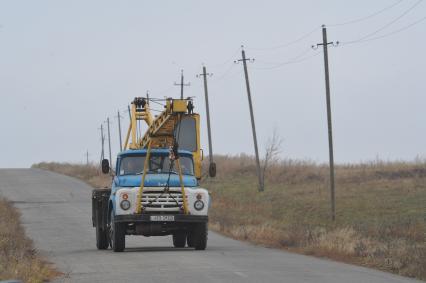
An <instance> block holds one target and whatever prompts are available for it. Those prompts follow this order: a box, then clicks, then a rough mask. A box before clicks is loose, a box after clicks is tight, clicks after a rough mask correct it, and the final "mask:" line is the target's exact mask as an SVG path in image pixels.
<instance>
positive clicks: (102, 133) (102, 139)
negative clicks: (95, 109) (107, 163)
mask: <svg viewBox="0 0 426 283" xmlns="http://www.w3.org/2000/svg"><path fill="white" fill-rule="evenodd" d="M100 130H101V144H102V151H101V162H102V160H104V159H105V150H104V148H105V146H104V144H105V136H104V125H103V124H101V128H100Z"/></svg>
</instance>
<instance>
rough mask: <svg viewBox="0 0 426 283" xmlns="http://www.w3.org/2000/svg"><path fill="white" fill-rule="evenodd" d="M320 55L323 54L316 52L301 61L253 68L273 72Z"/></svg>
mask: <svg viewBox="0 0 426 283" xmlns="http://www.w3.org/2000/svg"><path fill="white" fill-rule="evenodd" d="M319 54H321V52H320V51H318V52H316V53H315V54H313V55H310V56H306V57H303V58H301V59H299V60H289V61H286V62H282V63H280V64H278V65H276V66H272V67H253V69H256V70H273V69H278V68H281V67H283V66H286V65H291V64H297V63H301V62H303V61H306V60H309V59H311V58H313V57H316V56H318V55H319Z"/></svg>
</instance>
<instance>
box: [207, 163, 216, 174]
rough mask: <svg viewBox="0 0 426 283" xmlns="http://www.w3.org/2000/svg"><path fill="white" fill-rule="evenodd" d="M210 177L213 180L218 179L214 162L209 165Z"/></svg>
mask: <svg viewBox="0 0 426 283" xmlns="http://www.w3.org/2000/svg"><path fill="white" fill-rule="evenodd" d="M209 176H210V177H212V178H214V177H216V163H214V162H212V163H210V165H209Z"/></svg>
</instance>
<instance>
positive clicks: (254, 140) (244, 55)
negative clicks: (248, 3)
mask: <svg viewBox="0 0 426 283" xmlns="http://www.w3.org/2000/svg"><path fill="white" fill-rule="evenodd" d="M241 56H242V59H238V60H237V61H236V62H243V66H244V76H245V80H246V88H247V97H248V102H249V108H250V118H251V129H252V133H253V143H254V152H255V154H256V170H257V177H258V181H259V191H261V192H262V191H263V190H264V184H263V179H262V176H261V170H260V159H259V150H258V147H257V137H256V126H255V123H254V114H253V105H252V102H251V93H250V82H249V77H248V71H247V61H250V58H246V53H245V51H244V49H242V50H241Z"/></svg>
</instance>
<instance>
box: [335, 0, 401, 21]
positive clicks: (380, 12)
mask: <svg viewBox="0 0 426 283" xmlns="http://www.w3.org/2000/svg"><path fill="white" fill-rule="evenodd" d="M402 1H403V0H398V1H397V2H395V3H393V4H392V5H389V6H386V7H384V8H382V9H380V10H378V11H376V12H374V13H372V14H370V15H368V16H365V17H361V18H358V19H355V20H350V21H347V22H343V23H337V24H329V25H327V26H328V27H338V26H345V25H350V24H356V23H359V22H363V21H365V20H368V19H371V18H373V17H375V16H377V15H380V14H382V13H384V12H386V11H387V10H390V9H392V8H393V7H395V6H397V5H398V4H400V3H401V2H402Z"/></svg>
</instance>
